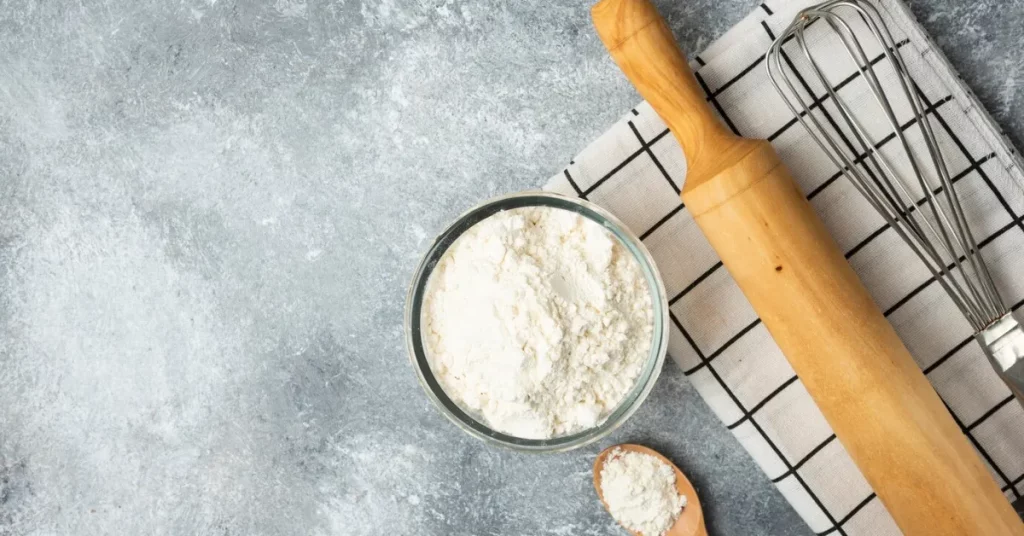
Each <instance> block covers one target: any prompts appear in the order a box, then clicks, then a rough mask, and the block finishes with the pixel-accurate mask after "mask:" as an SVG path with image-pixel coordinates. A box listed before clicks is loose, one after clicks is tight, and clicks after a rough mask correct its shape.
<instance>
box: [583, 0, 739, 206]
mask: <svg viewBox="0 0 1024 536" xmlns="http://www.w3.org/2000/svg"><path fill="white" fill-rule="evenodd" d="M591 16H592V17H593V19H594V26H595V27H596V29H597V34H598V36H599V37H600V38H601V41H602V42H603V43H604V45H605V47H607V48H608V52H609V53H610V54H611V56H612V58H613V59H614V60H615V62H616V63H617V64H618V65H619V68H621V69H622V72H623V73H624V74H625V75H626V77H627V78H629V80H630V82H632V83H633V85H634V86H636V88H637V91H639V92H640V95H642V96H643V98H644V99H646V100H647V102H648V103H650V105H651V106H652V107H653V108H654V110H655V111H656V112H658V115H659V116H661V118H662V119H663V120H664V121H665V123H666V124H667V125H668V127H669V129H670V130H671V131H672V134H673V135H675V137H676V139H677V140H679V144H680V145H681V146H682V148H683V153H684V154H685V155H686V164H687V173H686V186H687V187H693V186H696V185H698V184H699V183H701V182H703V181H705V180H707V179H710V178H712V177H714V176H715V175H717V174H718V173H719V172H720V171H721V170H722V169H725V168H728V167H730V166H731V164H732V163H734V162H736V161H738V160H739V159H741V158H742V157H743V156H744V155H745V154H746V153H748V152H750V151H751V150H752V149H753V148H754V145H753V144H752V143H751V142H750V140H745V139H742V138H740V137H738V136H736V135H734V134H733V133H732V132H730V131H729V130H728V129H726V128H725V127H724V125H722V123H721V122H720V121H719V120H718V118H717V117H716V116H715V114H714V113H713V112H712V111H711V108H710V107H708V104H707V101H706V97H705V95H704V91H703V90H702V89H701V88H700V86H699V85H698V84H697V80H696V79H695V78H694V76H693V72H692V71H691V70H690V66H689V64H687V62H686V58H685V57H684V56H683V53H682V52H681V51H680V50H679V46H678V45H677V44H676V41H675V39H674V38H673V37H672V31H671V30H669V28H668V25H666V24H665V20H664V19H663V18H662V17H661V15H660V14H659V13H658V10H657V9H656V8H655V7H654V6H653V5H652V4H651V3H650V2H649V1H648V0H603V1H601V2H599V3H598V4H596V5H594V7H593V8H592V9H591Z"/></svg>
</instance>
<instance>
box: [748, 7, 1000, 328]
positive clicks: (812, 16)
mask: <svg viewBox="0 0 1024 536" xmlns="http://www.w3.org/2000/svg"><path fill="white" fill-rule="evenodd" d="M818 21H823V22H824V24H819V26H822V27H823V28H824V29H823V30H822V34H821V35H814V36H813V37H812V36H810V35H809V33H808V30H809V27H810V26H811V25H812V24H814V23H816V22H818ZM857 25H859V27H857V28H855V26H857ZM815 31H816V30H815ZM818 39H832V40H836V41H838V43H839V44H841V48H842V49H844V50H845V51H846V53H847V54H846V56H847V58H848V59H849V61H850V62H852V65H853V66H854V67H855V69H856V70H855V73H854V75H855V76H859V77H860V79H861V80H862V81H863V83H864V84H865V85H866V87H867V89H868V90H869V91H868V93H869V94H870V95H871V96H872V98H873V102H874V104H875V105H877V107H878V109H879V110H880V111H881V117H882V118H883V121H882V123H884V124H885V127H884V128H885V133H884V135H878V134H876V135H872V131H873V130H877V129H878V128H879V125H877V124H872V123H868V122H867V121H866V117H865V115H864V114H863V112H861V113H858V111H857V109H858V107H857V106H855V104H858V105H863V103H852V102H849V101H848V100H847V99H844V98H843V96H842V95H840V94H839V90H838V89H836V86H835V85H834V84H833V83H830V80H829V76H828V75H827V74H826V73H827V72H828V69H829V68H830V67H834V64H835V62H836V59H837V58H835V57H834V56H832V57H822V55H821V54H820V53H819V54H816V53H814V52H813V51H812V47H811V46H810V42H811V41H812V40H818ZM870 39H873V41H870ZM790 41H794V43H795V44H794V46H795V47H796V51H798V52H799V54H798V57H802V60H803V61H804V62H805V63H806V68H804V69H803V71H804V72H803V74H802V73H801V71H800V69H798V67H797V64H796V62H795V61H794V59H793V58H792V57H791V56H790V55H789V54H788V53H787V52H786V51H785V50H783V47H784V46H786V45H787V43H788V42H790ZM876 46H877V47H878V48H880V55H879V56H878V57H877V58H876V59H872V58H871V57H869V52H868V49H871V50H873V49H874V47H876ZM872 53H873V52H872ZM765 60H766V61H765V65H766V68H767V71H768V76H769V79H770V80H771V82H772V84H773V85H774V86H775V89H776V90H777V91H778V92H779V94H780V95H782V96H783V101H784V102H785V104H786V106H787V107H788V108H789V109H790V111H791V112H793V114H794V116H796V119H797V120H798V121H799V122H800V124H801V125H802V126H803V127H804V128H806V129H807V131H808V132H809V133H810V134H811V138H812V139H814V141H815V143H816V144H817V145H818V146H819V147H820V148H821V149H822V151H823V152H824V153H825V154H826V155H827V156H828V158H829V159H830V160H831V161H832V162H833V164H835V165H836V166H837V167H838V168H839V170H840V171H841V172H842V173H843V174H844V175H846V176H847V177H848V178H849V179H850V180H851V183H852V184H853V186H854V187H855V189H856V190H857V191H858V192H859V193H860V194H861V195H862V196H863V197H864V198H865V199H866V200H867V202H868V204H869V205H871V207H872V208H874V209H875V210H876V211H877V212H878V213H879V214H880V215H881V216H882V218H883V219H884V220H885V221H886V223H888V224H889V226H890V227H891V228H892V229H893V230H894V231H895V232H896V233H897V234H898V235H899V236H900V238H901V239H903V241H904V242H906V243H907V245H908V246H909V247H910V249H911V250H912V251H913V252H914V254H915V255H916V256H917V257H918V258H920V259H921V261H922V262H923V263H924V265H925V267H926V268H927V269H928V270H929V272H930V273H931V274H932V276H933V277H934V278H935V280H936V281H938V282H939V284H940V285H941V286H942V288H943V289H944V290H945V291H946V293H947V294H948V295H949V296H950V298H951V299H952V301H953V303H954V304H955V305H956V307H957V308H958V309H959V310H960V311H961V312H962V313H963V314H964V316H965V317H966V318H967V320H968V322H969V323H970V324H971V325H972V327H974V329H975V330H976V331H981V330H982V329H984V328H985V327H987V326H989V325H990V324H992V323H993V322H994V321H996V320H998V319H999V318H1001V317H1003V316H1004V315H1005V314H1006V313H1007V308H1006V305H1005V303H1004V302H1003V300H1002V298H1001V297H1000V295H999V292H998V290H997V288H996V286H995V283H994V281H993V278H992V275H991V273H990V271H989V268H988V266H987V265H986V263H985V260H984V258H983V257H982V255H981V252H980V248H979V247H978V243H977V242H976V241H975V239H974V235H973V233H972V232H971V229H970V225H969V224H968V221H967V217H966V215H965V211H964V207H963V205H962V203H961V200H960V199H959V197H958V196H957V195H956V191H955V185H954V179H953V178H952V176H951V174H950V173H949V169H948V167H947V165H946V161H945V160H944V158H943V156H942V150H941V147H940V145H939V142H938V138H937V136H936V134H935V131H934V129H933V126H932V124H931V122H930V118H929V113H930V112H932V111H934V108H935V107H937V106H938V105H939V104H937V103H936V104H928V103H927V99H926V98H925V96H924V93H923V92H922V91H921V89H920V88H919V87H918V86H917V84H916V83H915V82H914V81H913V79H912V78H911V77H910V74H909V71H908V69H907V66H906V63H905V62H904V60H903V57H902V55H901V53H900V50H899V46H898V45H897V43H896V41H895V39H894V38H893V35H892V33H891V32H890V31H889V28H888V27H887V26H886V25H885V23H884V20H883V19H882V17H881V14H880V13H879V11H878V9H877V8H876V7H875V6H873V5H872V4H871V3H869V2H867V1H865V0H832V1H828V2H824V3H822V4H818V5H817V6H813V7H811V8H808V9H806V10H804V11H802V12H801V13H800V14H799V15H798V16H797V17H796V19H795V20H794V22H793V23H792V24H791V25H790V26H789V27H788V28H786V30H785V31H783V32H782V34H781V35H780V36H779V37H778V38H777V39H776V40H775V42H773V43H772V45H771V47H770V48H769V51H768V54H767V56H766V58H765ZM890 74H891V75H892V78H894V81H892V80H889V75H890ZM794 79H795V80H796V81H797V82H799V86H800V87H798V85H797V83H795V82H794ZM808 79H810V81H811V82H812V83H819V84H820V85H821V86H822V87H823V89H824V92H825V94H824V95H822V96H820V97H819V95H820V91H819V90H816V89H815V88H814V86H813V85H812V84H811V83H809V82H808ZM801 89H802V91H801ZM926 104H928V106H926ZM829 105H831V107H832V108H833V109H834V110H835V112H834V113H831V112H830V111H829V109H828V106H829ZM901 112H902V115H907V116H909V117H907V118H906V121H905V122H904V123H902V124H901ZM876 123H877V121H876ZM869 127H873V128H869ZM915 128H916V130H915ZM911 134H915V136H914V141H918V140H917V138H920V142H921V143H919V144H917V145H915V143H914V142H913V141H912V140H911ZM891 142H895V151H892V150H890V147H888V146H887V145H888V144H889V143H891ZM922 144H923V149H921V148H919V146H920V145H922ZM883 149H884V151H883ZM897 161H902V162H903V163H904V164H905V167H899V166H897V165H896V163H897ZM902 170H906V171H902ZM918 189H920V192H919V193H918V192H917V190H918Z"/></svg>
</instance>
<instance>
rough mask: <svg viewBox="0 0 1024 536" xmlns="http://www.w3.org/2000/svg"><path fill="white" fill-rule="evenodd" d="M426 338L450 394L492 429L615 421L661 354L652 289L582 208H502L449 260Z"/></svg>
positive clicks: (525, 432) (538, 433)
mask: <svg viewBox="0 0 1024 536" xmlns="http://www.w3.org/2000/svg"><path fill="white" fill-rule="evenodd" d="M422 315H423V316H422V325H423V342H424V345H425V346H426V350H427V357H428V360H429V362H430V365H431V369H432V370H433V372H434V375H435V376H436V377H437V379H438V381H439V382H440V384H441V386H442V388H444V390H445V393H447V394H448V396H449V397H450V398H452V399H453V400H454V401H455V402H456V403H458V404H459V405H460V406H462V407H463V408H466V409H468V410H471V411H472V412H476V413H477V414H478V415H479V416H482V417H483V419H484V421H485V422H486V423H487V424H488V426H490V427H491V428H493V429H495V430H498V431H501V432H504V433H507V434H510V435H513V436H516V437H522V438H530V439H547V438H551V437H555V436H560V435H565V434H571V433H574V432H579V431H582V430H585V429H587V428H592V427H594V426H597V425H598V424H600V423H601V422H603V421H604V420H605V419H606V418H607V417H608V414H609V413H610V412H611V411H612V410H614V409H615V407H616V406H617V405H618V404H619V402H621V401H622V399H623V397H625V395H626V394H627V393H628V392H629V391H630V389H631V388H632V387H633V385H634V383H635V381H636V379H637V377H638V376H639V374H640V371H641V369H642V368H643V366H644V364H645V362H646V361H647V358H648V356H649V354H650V350H651V344H652V330H653V309H652V305H651V291H650V289H649V287H648V284H647V280H646V279H645V278H644V274H643V272H642V271H641V268H640V264H639V263H638V262H637V260H636V259H635V258H633V256H632V255H631V254H630V252H629V251H628V250H627V249H626V248H625V247H624V246H623V245H622V244H621V243H620V242H619V241H618V240H617V239H616V238H615V237H614V236H613V235H612V234H611V233H610V232H609V231H608V230H607V229H605V228H603V227H602V226H600V225H599V224H597V223H595V222H594V221H592V220H590V219H588V218H585V217H583V216H581V215H579V214H576V213H574V212H570V211H568V210H562V209H557V208H550V207H525V208H517V209H512V210H508V211H504V212H499V213H497V214H495V215H493V216H490V217H488V218H486V219H484V220H483V221H481V222H479V223H477V224H476V225H474V226H473V227H471V228H470V229H469V230H467V231H466V232H465V233H463V234H462V236H460V237H459V238H458V239H457V240H456V241H455V243H454V244H452V246H451V247H450V248H449V249H448V250H447V252H446V253H445V254H444V255H443V256H442V258H441V259H440V261H438V264H437V267H436V268H435V269H434V272H433V274H432V276H431V279H430V282H429V284H428V286H427V292H426V297H425V300H424V305H423V313H422Z"/></svg>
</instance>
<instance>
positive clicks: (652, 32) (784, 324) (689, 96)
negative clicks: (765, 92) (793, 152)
mask: <svg viewBox="0 0 1024 536" xmlns="http://www.w3.org/2000/svg"><path fill="white" fill-rule="evenodd" d="M592 15H593V18H594V25H595V26H596V27H597V33H598V35H599V36H600V37H601V40H602V41H603V42H604V44H605V46H607V47H608V50H609V52H611V55H612V57H613V58H614V59H615V61H616V62H617V63H618V65H619V67H620V68H621V69H622V71H623V72H624V73H625V74H626V76H627V77H628V78H629V79H630V81H632V82H633V84H634V85H635V86H636V88H637V90H639V92H640V94H641V95H643V97H644V98H645V99H647V102H649V103H650V104H651V106H653V107H654V109H655V110H656V111H657V112H658V114H659V115H660V116H661V118H662V119H663V120H664V121H665V123H667V124H668V126H669V128H670V129H671V131H672V133H673V134H674V135H675V137H676V138H677V139H678V140H679V143H680V145H682V148H683V152H684V153H685V155H686V160H687V176H686V185H685V188H684V189H683V193H682V198H683V201H684V202H685V203H686V206H687V207H688V208H689V210H690V213H691V214H692V215H693V217H694V219H696V221H697V224H698V225H699V226H700V228H701V230H702V231H703V232H704V234H705V235H706V236H707V238H708V240H709V241H710V242H711V245H712V246H713V247H714V248H715V251H717V252H718V255H719V257H721V259H722V262H723V263H724V264H725V267H726V268H727V269H728V270H729V273H731V274H732V276H733V278H734V279H735V280H736V282H737V283H738V284H739V286H740V288H741V289H742V290H743V293H744V294H745V295H746V297H747V299H748V300H750V303H751V304H752V305H753V306H754V309H755V310H756V311H757V314H758V315H760V317H761V319H762V320H763V321H764V324H765V326H766V327H767V328H768V331H769V332H770V333H771V335H772V337H774V339H775V342H776V343H778V345H779V347H780V348H781V349H782V351H783V353H784V354H785V355H786V357H787V358H788V359H789V362H790V363H791V364H792V366H793V368H794V369H795V370H796V372H797V375H799V377H800V379H801V380H802V381H803V383H804V385H805V386H806V387H807V390H808V391H809V392H810V393H811V396H812V397H813V398H814V400H815V402H816V403H817V404H818V407H819V408H821V411H822V413H824V414H825V418H826V419H828V422H829V424H831V425H832V428H833V430H835V433H836V436H837V437H838V439H839V440H840V441H841V442H842V444H843V445H844V446H845V447H846V450H847V451H849V453H850V456H852V457H853V460H854V461H855V462H856V463H857V466H858V467H860V469H861V471H862V472H863V473H864V475H865V476H866V477H867V479H868V482H869V483H870V484H871V486H872V487H873V488H874V490H875V492H876V493H877V494H878V496H879V497H880V498H881V500H882V502H883V503H884V504H885V505H886V507H887V508H888V509H889V512H890V513H891V514H892V516H893V517H894V518H895V520H896V523H897V524H898V525H899V527H900V528H901V529H902V530H903V532H904V533H906V534H908V535H927V536H936V535H946V534H948V535H956V536H964V535H984V536H997V535H1018V536H1020V535H1024V524H1022V523H1021V520H1020V519H1019V518H1018V517H1017V514H1016V513H1015V512H1014V511H1013V509H1012V508H1011V507H1010V503H1009V502H1008V501H1007V500H1006V498H1005V497H1004V496H1003V494H1002V492H1001V491H1000V489H999V486H998V485H997V484H996V482H995V481H994V480H993V478H992V476H991V475H990V474H989V472H988V470H987V469H986V468H985V466H984V465H983V464H982V462H981V460H980V459H979V458H978V456H977V454H975V452H974V450H973V449H972V448H971V445H970V444H969V443H968V440H967V438H966V437H965V436H964V434H963V433H961V431H960V428H959V427H958V426H957V425H956V423H955V422H954V421H953V418H952V417H951V416H950V415H949V413H948V412H947V411H946V408H945V407H944V406H943V404H942V401H941V400H940V399H939V397H938V395H937V394H936V393H935V391H934V390H933V389H932V387H931V385H929V383H928V380H927V379H926V378H925V376H924V374H922V372H921V370H920V369H919V368H918V366H917V365H916V364H915V363H914V360H913V358H911V356H910V353H909V352H908V351H907V349H906V348H905V347H904V346H903V343H902V342H901V341H900V339H899V337H898V336H897V335H896V332H895V331H894V330H893V328H892V326H891V325H890V324H889V323H888V321H886V319H885V317H884V316H883V315H882V313H881V312H880V311H879V309H878V307H877V306H876V305H875V303H874V302H873V301H872V299H871V296H870V295H869V294H868V292H867V290H865V289H864V286H863V285H862V284H861V282H860V280H858V279H857V275H856V274H855V273H854V271H853V269H851V268H850V265H849V264H848V263H847V262H846V259H845V258H844V256H843V253H842V252H841V251H840V250H839V248H838V247H837V246H836V244H835V242H834V241H833V240H832V238H831V237H830V236H829V234H828V231H827V230H826V229H825V226H824V225H822V223H821V221H820V220H819V219H818V217H817V215H816V214H815V213H814V211H813V209H812V208H811V206H810V204H809V203H808V202H807V200H806V199H805V198H804V195H803V194H802V193H801V192H800V190H799V188H798V187H797V186H796V184H795V183H794V182H793V180H792V178H791V177H790V175H789V172H788V171H787V170H786V168H785V166H784V165H783V164H782V162H781V161H780V160H779V157H778V156H777V155H776V154H775V151H774V150H773V149H772V147H771V145H770V144H769V143H768V142H767V141H765V140H749V139H743V138H740V137H737V136H734V135H733V134H732V133H730V132H729V131H727V130H726V129H725V128H724V127H723V126H722V125H721V123H719V121H718V120H717V118H716V117H715V116H714V114H712V112H711V110H710V108H709V107H708V106H707V103H706V102H705V97H704V93H703V92H702V91H701V90H700V88H699V87H698V86H697V83H696V80H694V78H693V74H692V73H691V72H690V69H689V66H688V65H687V63H686V60H685V58H684V57H683V54H682V52H681V51H680V50H679V48H678V46H677V45H676V43H675V40H674V39H673V38H672V33H671V31H670V30H669V29H668V26H666V24H665V22H664V21H663V20H662V18H661V16H660V15H659V14H658V12H657V10H656V9H655V8H654V7H653V6H652V5H651V4H650V3H649V2H648V1H647V0H604V1H602V2H600V3H599V4H597V5H595V6H594V8H593V11H592Z"/></svg>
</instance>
